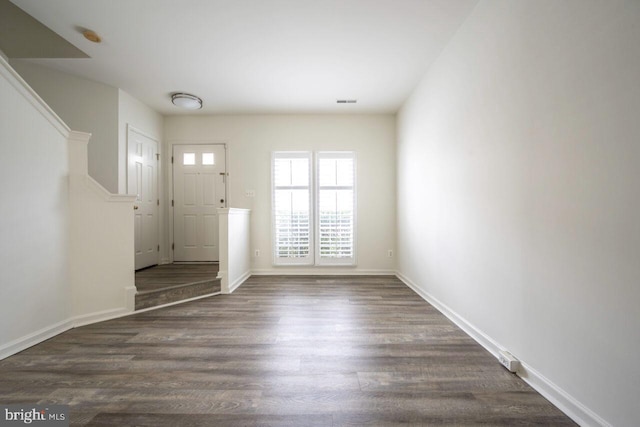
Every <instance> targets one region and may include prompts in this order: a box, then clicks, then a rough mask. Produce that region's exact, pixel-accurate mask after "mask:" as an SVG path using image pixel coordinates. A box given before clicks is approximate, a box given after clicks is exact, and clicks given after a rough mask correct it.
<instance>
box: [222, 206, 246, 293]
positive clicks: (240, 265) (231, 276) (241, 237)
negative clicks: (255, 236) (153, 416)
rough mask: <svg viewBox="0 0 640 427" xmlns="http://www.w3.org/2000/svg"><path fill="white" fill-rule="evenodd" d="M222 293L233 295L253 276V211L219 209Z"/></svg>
mask: <svg viewBox="0 0 640 427" xmlns="http://www.w3.org/2000/svg"><path fill="white" fill-rule="evenodd" d="M218 218H219V221H220V222H219V227H218V228H219V232H218V236H220V239H219V240H220V245H219V247H220V271H219V272H218V277H221V279H222V280H221V281H220V285H221V286H220V291H221V292H222V293H223V294H230V293H232V292H233V291H234V290H235V289H236V288H237V287H238V286H240V285H241V284H242V283H244V281H245V280H247V279H248V278H249V276H251V211H250V210H249V209H237V208H219V209H218Z"/></svg>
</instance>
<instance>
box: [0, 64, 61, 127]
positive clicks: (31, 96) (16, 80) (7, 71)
mask: <svg viewBox="0 0 640 427" xmlns="http://www.w3.org/2000/svg"><path fill="white" fill-rule="evenodd" d="M0 74H2V76H3V77H4V78H5V79H6V80H7V81H8V82H9V84H10V85H11V86H13V87H14V88H15V89H16V90H17V91H18V92H19V93H20V94H21V95H22V96H23V97H24V98H25V99H26V100H27V101H29V103H30V104H31V105H32V106H33V107H34V108H35V109H36V110H38V112H39V113H40V114H41V115H42V116H43V117H44V118H45V119H47V120H48V121H49V123H51V124H52V125H53V127H54V128H55V129H56V130H57V131H58V132H60V134H61V135H62V136H64V137H65V138H68V137H69V133H70V132H71V129H69V126H67V125H66V123H65V122H63V121H62V119H61V118H60V116H58V115H57V114H56V113H55V112H54V111H53V110H52V109H51V107H49V106H48V105H47V103H46V102H44V100H43V99H42V98H40V96H39V95H38V94H37V93H36V92H35V91H34V90H33V89H32V88H31V86H29V84H28V83H27V82H26V81H24V79H23V78H22V77H20V74H18V73H17V72H16V70H14V69H13V67H11V65H9V63H8V62H7V61H6V60H5V59H4V58H2V57H0Z"/></svg>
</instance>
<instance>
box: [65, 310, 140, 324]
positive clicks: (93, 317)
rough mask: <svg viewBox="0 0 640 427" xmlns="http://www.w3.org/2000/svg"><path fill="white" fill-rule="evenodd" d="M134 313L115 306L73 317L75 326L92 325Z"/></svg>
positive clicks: (72, 320)
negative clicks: (110, 308)
mask: <svg viewBox="0 0 640 427" xmlns="http://www.w3.org/2000/svg"><path fill="white" fill-rule="evenodd" d="M130 314H133V312H132V311H131V310H127V309H126V308H115V309H112V310H104V311H98V312H96V313H89V314H82V315H80V316H74V317H72V318H71V322H72V323H73V327H74V328H79V327H80V326H86V325H90V324H92V323H98V322H104V321H105V320H111V319H117V318H118V317H123V316H128V315H130Z"/></svg>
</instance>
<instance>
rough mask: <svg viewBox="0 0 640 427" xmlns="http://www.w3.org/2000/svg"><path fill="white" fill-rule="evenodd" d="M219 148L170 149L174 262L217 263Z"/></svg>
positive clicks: (222, 195) (221, 187) (221, 190)
mask: <svg viewBox="0 0 640 427" xmlns="http://www.w3.org/2000/svg"><path fill="white" fill-rule="evenodd" d="M225 163H226V159H225V149H224V146H223V145H175V146H174V147H173V198H174V209H173V240H174V252H173V259H174V261H218V212H217V208H224V207H225V206H226V188H225V187H226V186H225V173H226V166H225Z"/></svg>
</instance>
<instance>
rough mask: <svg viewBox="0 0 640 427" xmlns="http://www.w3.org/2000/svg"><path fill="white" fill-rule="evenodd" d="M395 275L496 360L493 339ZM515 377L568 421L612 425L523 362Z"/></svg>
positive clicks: (499, 347)
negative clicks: (564, 415) (565, 416)
mask: <svg viewBox="0 0 640 427" xmlns="http://www.w3.org/2000/svg"><path fill="white" fill-rule="evenodd" d="M395 274H396V276H397V277H398V279H400V280H401V281H402V282H404V284H405V285H407V286H408V287H410V288H411V289H413V291H414V292H415V293H417V294H418V295H420V296H421V297H422V299H424V300H425V301H427V302H428V303H429V304H431V305H432V306H433V307H435V308H436V309H437V310H438V311H440V312H441V313H442V314H444V315H445V316H446V317H447V318H448V319H449V320H451V321H452V322H453V323H455V324H456V325H457V326H458V327H459V328H460V329H462V330H463V331H464V332H465V333H466V334H467V335H469V336H470V337H471V338H473V339H474V340H475V341H476V342H477V343H478V344H480V345H481V346H482V347H484V348H485V349H486V350H487V351H488V352H489V353H491V354H492V355H493V356H494V357H496V358H497V357H498V351H500V350H501V349H504V347H502V346H501V345H500V344H499V343H498V342H496V341H495V340H494V339H493V338H491V337H490V336H488V335H487V334H485V333H484V332H482V331H481V330H480V329H478V328H476V327H475V326H473V325H472V324H471V323H470V322H469V321H467V320H466V319H465V318H464V317H462V316H460V315H459V314H458V313H456V312H455V311H453V310H452V309H451V308H449V307H448V306H447V305H446V304H444V303H442V302H441V301H439V300H438V299H437V298H435V297H434V296H433V295H431V294H429V293H428V292H426V291H425V290H424V289H422V288H421V287H419V286H418V285H416V284H415V283H413V282H412V281H411V279H409V278H408V277H406V276H404V275H403V274H402V273H400V272H396V273H395ZM516 375H518V376H519V377H520V378H522V379H523V380H524V381H525V382H526V383H527V384H529V385H530V386H531V387H532V388H533V389H534V390H536V391H537V392H538V393H540V394H541V395H542V396H543V397H544V398H545V399H547V400H548V401H549V402H551V403H553V404H554V405H555V406H556V407H557V408H558V409H560V410H561V411H562V412H564V413H565V414H566V415H567V416H568V417H569V418H571V419H572V420H573V421H575V422H576V423H578V424H579V425H581V426H593V427H598V426H603V427H608V426H611V424H610V423H608V422H606V421H605V420H604V419H602V417H600V416H599V415H597V414H596V413H595V412H593V411H592V410H590V409H589V408H587V407H586V406H584V405H583V404H582V403H580V402H579V401H578V400H577V399H575V398H574V397H573V396H571V395H570V394H569V393H567V392H566V391H564V390H563V389H562V388H560V387H558V386H557V385H556V384H554V383H553V382H551V381H550V380H548V379H547V378H545V377H544V376H543V375H542V374H541V373H539V372H538V371H536V370H535V369H533V368H532V367H531V366H529V365H528V364H527V363H525V362H523V361H522V360H521V361H520V369H519V370H518V372H516Z"/></svg>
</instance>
